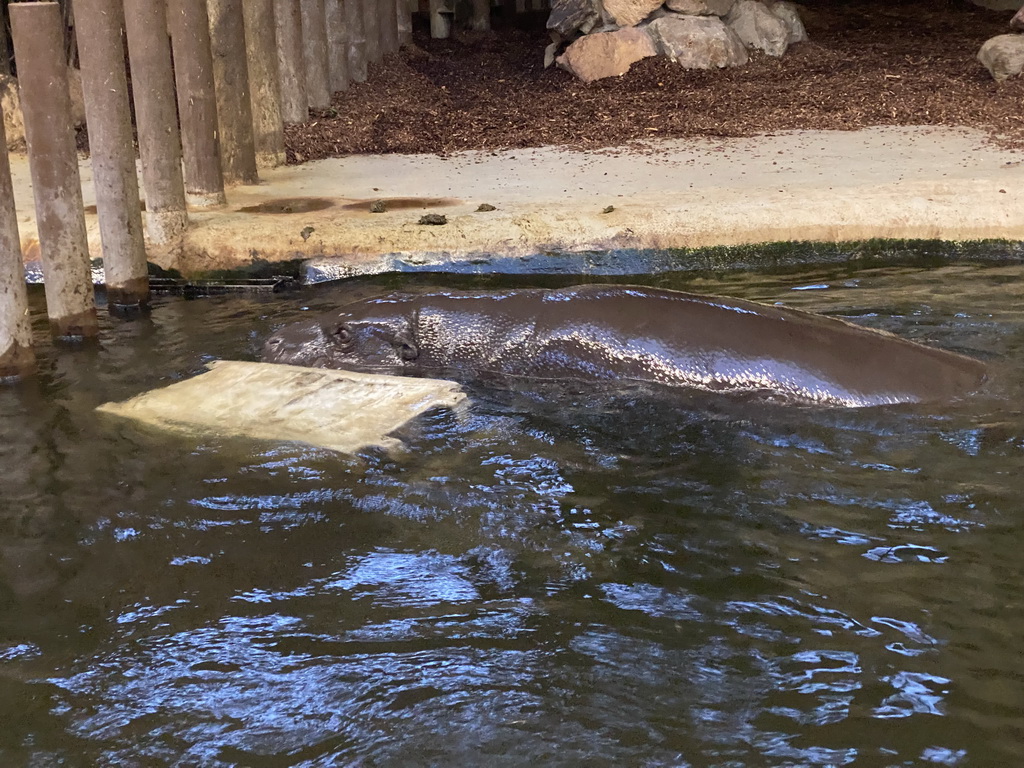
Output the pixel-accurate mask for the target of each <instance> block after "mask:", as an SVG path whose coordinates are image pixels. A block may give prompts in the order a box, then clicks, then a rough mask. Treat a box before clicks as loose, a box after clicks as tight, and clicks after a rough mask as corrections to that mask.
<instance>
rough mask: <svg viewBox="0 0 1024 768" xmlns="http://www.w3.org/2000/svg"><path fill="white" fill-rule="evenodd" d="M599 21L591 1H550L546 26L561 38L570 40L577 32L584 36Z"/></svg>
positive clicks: (598, 14) (599, 17)
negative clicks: (549, 11)
mask: <svg viewBox="0 0 1024 768" xmlns="http://www.w3.org/2000/svg"><path fill="white" fill-rule="evenodd" d="M600 20H601V14H600V13H599V12H598V10H597V8H596V7H595V5H594V2H593V0H551V13H550V14H548V25H547V26H548V29H552V30H554V31H555V32H558V34H560V35H561V36H562V37H563V38H572V37H574V36H575V34H576V32H577V31H580V32H583V34H586V33H587V32H589V31H590V30H592V29H593V28H594V25H595V24H597V23H598V22H599V21H600Z"/></svg>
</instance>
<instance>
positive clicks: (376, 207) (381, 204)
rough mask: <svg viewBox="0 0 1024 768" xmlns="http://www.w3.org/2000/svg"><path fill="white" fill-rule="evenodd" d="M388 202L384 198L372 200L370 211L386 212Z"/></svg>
mask: <svg viewBox="0 0 1024 768" xmlns="http://www.w3.org/2000/svg"><path fill="white" fill-rule="evenodd" d="M387 212H388V204H387V202H385V201H384V200H374V201H373V202H372V203H370V213H387Z"/></svg>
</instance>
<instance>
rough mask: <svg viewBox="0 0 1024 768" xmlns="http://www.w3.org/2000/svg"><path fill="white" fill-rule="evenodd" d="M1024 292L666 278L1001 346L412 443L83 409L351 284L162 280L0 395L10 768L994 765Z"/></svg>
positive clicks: (223, 349)
mask: <svg viewBox="0 0 1024 768" xmlns="http://www.w3.org/2000/svg"><path fill="white" fill-rule="evenodd" d="M1022 276H1024V269H1022V268H1020V267H1006V266H1003V267H990V266H989V267H986V266H966V267H947V268H943V269H940V270H933V271H928V272H923V271H918V270H914V269H910V268H890V269H876V270H864V271H861V272H856V273H849V272H846V271H843V270H837V269H832V270H831V271H828V270H825V271H818V272H814V273H807V274H799V275H779V276H751V275H747V276H741V277H736V276H733V277H729V278H728V279H723V280H722V281H721V282H714V281H699V280H694V279H692V278H688V277H686V276H683V275H677V276H658V277H657V278H651V281H652V282H656V283H657V284H658V285H660V286H662V287H678V288H682V289H687V290H698V291H705V292H712V293H714V292H717V293H722V294H727V295H733V296H739V297H743V298H752V299H756V300H761V301H769V302H771V301H783V302H785V303H787V304H789V305H792V306H797V307H801V308H807V309H812V310H824V311H827V312H829V313H833V314H837V315H839V316H843V317H849V318H852V319H854V320H856V321H857V322H861V323H864V324H867V325H870V326H872V327H876V328H882V329H885V330H890V331H893V332H895V333H898V334H900V335H904V336H908V337H912V338H915V339H916V340H923V341H926V342H929V343H933V344H937V345H939V346H943V347H946V348H950V349H956V350H957V351H965V352H967V353H969V354H974V355H976V356H979V357H982V358H984V359H986V360H988V361H989V362H990V365H991V366H992V368H993V372H994V376H993V383H992V386H991V387H989V388H988V389H987V390H986V391H984V392H983V393H981V394H979V395H978V396H977V397H975V398H973V399H972V400H970V401H968V402H963V403H957V404H954V405H952V406H948V407H943V408H936V407H933V406H929V407H926V406H920V407H909V406H902V407H897V408H875V409H863V410H843V409H816V408H786V407H782V406H778V405H764V404H760V405H759V404H757V403H750V402H741V401H737V400H729V399H728V398H706V397H705V398H696V397H690V396H684V395H679V394H678V393H674V394H669V393H665V392H660V391H657V390H654V389H644V388H639V387H627V388H622V389H611V388H608V389H605V390H601V391H592V390H586V389H584V388H582V387H580V386H564V385H563V386H558V387H554V386H551V385H545V386H540V385H536V386H531V387H526V388H524V389H523V390H521V391H508V390H488V389H487V388H485V387H477V388H474V389H473V390H472V392H471V397H472V406H471V407H470V408H469V409H468V410H467V411H465V412H461V413H458V414H453V413H448V412H444V413H433V414H429V415H428V416H427V417H425V418H424V419H422V420H420V421H418V422H416V423H415V424H412V425H410V426H409V427H407V428H406V429H405V431H404V432H403V434H402V435H401V436H402V438H403V439H404V441H405V442H406V444H407V446H408V450H407V451H405V452H403V453H399V454H395V455H385V454H380V453H367V454H365V455H361V456H356V457H345V456H341V455H338V454H334V453H331V452H329V451H322V450H317V449H311V448H304V447H301V446H294V445H268V444H261V443H253V442H248V441H245V440H239V439H220V438H217V437H215V436H209V435H198V436H181V435H172V434H165V433H161V432H159V431H155V430H150V429H147V428H142V427H136V426H133V425H131V424H127V423H123V422H117V421H113V420H107V419H103V418H101V417H100V416H99V415H97V414H95V413H94V412H93V408H94V407H95V406H96V405H98V404H99V403H101V402H104V401H106V400H111V399H122V398H125V397H128V396H130V395H133V394H135V393H137V392H139V391H142V390H144V389H149V388H152V387H156V386H160V385H163V384H166V383H169V382H171V381H173V380H175V379H178V378H181V377H185V376H190V375H193V374H194V373H196V372H198V371H199V370H200V369H201V368H202V365H203V364H204V362H207V361H209V360H213V359H218V358H235V359H254V358H255V357H256V356H257V354H258V350H259V348H260V345H261V344H262V341H263V340H264V339H265V338H266V336H267V335H268V334H269V333H270V332H272V330H274V329H275V328H277V327H279V326H280V325H281V324H283V323H286V322H290V321H294V320H296V319H299V318H301V317H304V316H307V315H306V313H308V312H322V311H325V310H327V309H329V308H330V307H331V306H333V305H335V304H337V303H339V302H340V301H341V297H342V295H343V294H344V295H346V296H348V295H350V294H351V292H352V290H353V289H352V288H351V287H350V286H343V287H341V288H326V289H319V290H309V291H305V292H302V293H301V294H298V295H295V296H292V297H288V298H284V299H281V298H280V297H273V298H271V297H222V298H213V299H207V300H200V301H192V302H186V301H183V300H180V299H176V298H165V299H160V300H158V301H157V302H156V306H155V307H154V311H153V314H152V317H151V318H150V319H149V320H145V321H142V322H139V323H127V324H126V323H120V322H117V321H114V320H111V319H109V318H105V319H104V322H105V323H106V327H105V328H104V329H103V336H102V338H103V341H102V342H101V344H100V345H99V346H98V347H94V348H84V349H79V350H66V349H65V350H55V349H52V348H47V347H43V348H42V349H41V350H40V357H41V365H40V367H41V374H40V376H39V377H38V379H37V380H35V381H31V382H27V383H24V384H22V385H19V386H16V387H10V388H6V389H3V390H0V460H2V464H3V467H4V472H3V473H2V474H0V757H2V758H3V759H2V761H0V762H2V763H3V764H4V765H20V764H36V765H48V764H57V763H61V762H64V763H69V764H73V763H83V764H97V765H121V764H139V763H146V764H180V765H212V766H216V765H225V766H227V765H256V764H267V765H308V766H319V765H436V764H446V765H479V764H484V763H487V764H496V765H499V764H500V765H529V764H534V765H538V764H543V765H565V766H571V765H651V766H654V765H666V766H668V765H672V766H678V765H710V764H714V765H779V766H782V765H822V766H825V765H844V764H854V763H861V762H863V763H866V764H880V765H922V764H927V765H961V764H962V765H967V764H999V763H1008V761H1010V760H1011V756H1014V755H1016V754H1017V753H1019V751H1020V750H1021V748H1022V747H1024V733H1022V728H1021V723H1022V722H1024V721H1022V717H1021V707H1022V704H1024V701H1022V699H1024V694H1022V693H1021V691H1020V687H1019V685H1017V683H1016V681H1017V679H1018V676H1019V672H1018V666H1019V664H1018V657H1019V653H1018V651H1017V647H1016V645H1017V642H1018V638H1019V637H1020V635H1021V633H1022V632H1024V618H1022V617H1024V611H1021V610H1020V608H1021V602H1022V600H1021V596H1022V589H1021V586H1020V585H1021V584H1022V583H1024V578H1022V577H1024V574H1022V572H1021V571H1022V566H1021V565H1020V557H1019V551H1020V548H1021V546H1022V544H1024V531H1022V528H1021V524H1020V521H1019V519H1018V518H1019V516H1018V515H1017V514H1016V511H1017V509H1018V508H1019V503H1018V499H1019V498H1020V496H1021V495H1022V494H1024V479H1022V477H1021V473H1020V466H1021V461H1022V459H1024V416H1022V414H1021V411H1020V408H1019V405H1018V404H1019V402H1020V399H1021V395H1022V394H1024V393H1022V391H1021V387H1022V385H1021V382H1022V381H1024V375H1022V374H1024V344H1022V343H1021V341H1022V340H1024V313H1022V312H1021V311H1020V310H1019V309H1017V308H1016V307H1017V302H1016V301H1015V300H1014V297H1013V294H1012V291H1011V289H1010V288H1009V287H1007V286H1012V285H1013V282H1012V281H1013V280H1015V279H1019V278H1020V277H1022ZM438 279H440V278H435V280H438ZM426 282H427V281H421V283H420V284H424V285H425V283H426ZM416 284H417V283H415V281H413V287H415V285H416ZM381 289H382V290H383V288H381ZM796 289H803V290H796ZM355 290H356V291H361V292H369V293H372V291H373V290H375V288H374V283H373V282H372V281H370V282H366V283H364V284H362V285H360V286H358V287H357V288H356V289H355ZM34 299H35V300H36V301H37V302H38V299H39V297H38V296H35V297H34ZM39 309H40V308H39V306H38V303H37V305H36V317H35V319H36V321H37V322H38V323H42V324H45V317H44V316H43V315H42V314H41V313H40V311H39Z"/></svg>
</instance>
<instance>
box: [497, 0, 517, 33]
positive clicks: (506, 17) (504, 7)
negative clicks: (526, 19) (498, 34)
mask: <svg viewBox="0 0 1024 768" xmlns="http://www.w3.org/2000/svg"><path fill="white" fill-rule="evenodd" d="M518 5H519V3H518V0H501V23H502V24H504V25H505V26H506V27H511V26H513V25H514V24H515V23H516V13H517V12H518V8H517V6H518Z"/></svg>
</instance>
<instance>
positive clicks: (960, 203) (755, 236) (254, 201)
mask: <svg viewBox="0 0 1024 768" xmlns="http://www.w3.org/2000/svg"><path fill="white" fill-rule="evenodd" d="M1022 160H1024V154H1022V153H1020V152H1013V151H1010V150H1006V149H1001V148H999V147H998V146H996V145H994V144H992V143H991V142H990V141H989V140H988V136H987V135H986V134H984V133H982V132H980V131H975V130H970V129H959V128H939V127H932V126H927V127H911V128H906V127H882V128H872V129H868V130H861V131H848V132H847V131H794V132H785V133H778V134H773V135H767V136H758V137H752V138H737V139H694V140H665V141H652V142H650V143H648V144H645V145H643V146H632V147H628V148H618V149H607V150H600V151H592V152H578V151H572V150H567V149H561V148H553V147H546V148H538V149H525V150H513V151H506V152H467V153H461V154H458V155H452V156H448V157H441V156H436V155H414V156H409V155H382V156H378V155H360V156H351V157H345V158H337V159H330V160H322V161H317V162H311V163H307V164H304V165H299V166H289V167H284V168H277V169H273V170H268V171H267V172H266V173H265V174H264V175H263V176H264V183H263V184H261V185H259V186H255V187H237V188H234V189H231V190H229V191H228V201H229V205H228V206H227V207H226V208H224V209H221V210H217V211H203V212H200V211H196V212H193V214H192V222H193V225H192V227H191V229H190V230H189V232H188V233H187V234H186V235H185V237H184V238H183V240H182V241H181V242H180V243H177V244H176V245H175V246H174V247H171V248H166V249H157V248H152V247H151V248H150V256H151V259H152V260H153V261H156V262H157V263H159V264H160V265H161V266H165V267H173V268H178V269H181V270H182V271H183V272H185V273H187V274H197V273H202V272H204V271H206V270H211V269H228V268H235V267H244V266H246V265H249V264H251V263H253V262H254V261H257V262H258V261H261V260H266V261H282V260H292V259H317V260H320V262H321V263H323V261H324V260H325V259H326V260H327V261H328V262H331V263H333V271H334V273H335V274H337V275H338V276H345V275H353V274H365V273H373V272H382V271H387V270H389V269H392V268H394V267H396V266H398V267H400V266H401V265H402V264H418V265H429V264H430V263H433V262H435V261H442V262H443V261H451V260H463V261H470V262H472V261H473V260H474V259H479V258H480V257H481V256H482V255H501V256H507V257H510V258H516V257H520V256H528V255H530V254H536V253H544V252H570V253H571V252H584V251H601V250H609V249H638V248H700V247H708V246H717V245H742V244H750V243H761V242H770V241H794V240H795V241H823V242H837V241H844V240H862V239H870V238H897V239H940V240H950V241H966V240H979V239H987V238H999V239H1008V240H1015V241H1024V163H1022ZM21 165H24V164H23V163H22V164H21ZM18 166H19V163H18V162H17V161H16V162H15V183H16V186H19V185H20V188H21V191H20V192H19V191H18V190H16V198H17V202H18V206H19V212H20V213H21V217H20V223H21V226H22V240H23V246H24V249H25V253H26V256H30V255H31V251H32V246H33V242H34V241H33V238H34V221H33V219H34V217H33V215H32V213H31V195H30V193H29V190H28V189H27V188H26V184H27V166H26V167H24V169H21V168H19V167H18ZM19 171H21V172H19ZM83 179H88V172H86V173H85V174H84V175H83ZM86 197H87V204H88V203H89V202H90V200H89V198H90V197H91V195H90V193H89V191H88V190H87V192H86ZM377 201H382V202H383V206H382V207H383V208H384V212H382V213H372V212H371V210H370V209H371V205H372V204H373V203H374V202H377ZM481 204H488V205H491V206H494V207H495V210H491V211H478V208H479V206H480V205H481ZM378 207H381V206H378ZM426 212H431V213H438V214H443V215H444V216H445V217H446V218H447V222H448V223H447V224H445V225H443V226H428V225H420V224H418V223H417V222H418V220H419V218H420V217H421V216H422V215H423V214H424V213H426ZM92 218H93V217H91V216H90V217H89V219H90V221H91V220H92ZM90 233H91V234H92V235H93V244H94V247H95V253H96V254H97V255H98V254H99V247H98V240H97V239H96V238H95V234H96V230H95V227H90ZM328 271H330V270H328Z"/></svg>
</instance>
